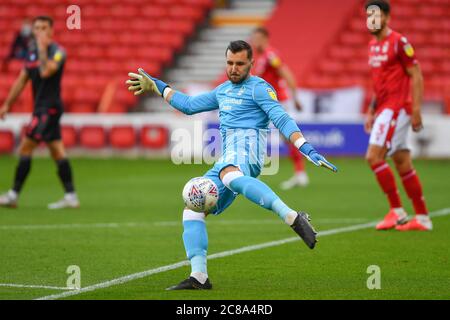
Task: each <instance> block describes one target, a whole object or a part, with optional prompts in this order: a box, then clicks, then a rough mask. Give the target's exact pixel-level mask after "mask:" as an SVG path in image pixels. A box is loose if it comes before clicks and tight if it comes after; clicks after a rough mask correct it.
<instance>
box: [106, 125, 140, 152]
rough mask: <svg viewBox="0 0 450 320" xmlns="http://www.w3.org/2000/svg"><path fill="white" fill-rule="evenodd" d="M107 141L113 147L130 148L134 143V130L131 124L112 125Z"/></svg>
mask: <svg viewBox="0 0 450 320" xmlns="http://www.w3.org/2000/svg"><path fill="white" fill-rule="evenodd" d="M109 142H110V144H111V146H112V147H113V148H117V149H129V148H132V147H134V146H135V145H136V132H135V131H134V128H133V127H132V126H114V127H112V128H111V130H110V132H109Z"/></svg>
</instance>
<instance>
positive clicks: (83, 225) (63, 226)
mask: <svg viewBox="0 0 450 320" xmlns="http://www.w3.org/2000/svg"><path fill="white" fill-rule="evenodd" d="M365 221H367V219H361V218H324V219H314V222H315V223H318V224H341V223H342V224H347V223H361V222H365ZM279 223H280V221H279V220H274V219H270V220H269V219H257V220H217V221H214V220H210V221H208V225H266V224H279ZM181 225H182V221H181V220H176V221H157V222H105V223H67V224H28V225H4V226H0V230H53V229H78V228H86V229H97V228H100V229H101V228H122V227H130V228H134V227H146V226H147V227H148V226H156V227H179V226H181Z"/></svg>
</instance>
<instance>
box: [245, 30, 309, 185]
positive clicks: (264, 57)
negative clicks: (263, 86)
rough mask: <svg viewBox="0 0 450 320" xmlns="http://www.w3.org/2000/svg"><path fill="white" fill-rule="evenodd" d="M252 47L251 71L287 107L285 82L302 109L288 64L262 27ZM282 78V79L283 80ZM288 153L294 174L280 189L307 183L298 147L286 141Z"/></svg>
mask: <svg viewBox="0 0 450 320" xmlns="http://www.w3.org/2000/svg"><path fill="white" fill-rule="evenodd" d="M251 42H252V46H253V48H254V61H255V62H254V67H253V70H252V73H253V74H254V75H256V76H258V77H261V78H263V79H264V80H266V81H267V82H269V83H270V85H271V86H272V87H273V88H274V89H275V91H276V93H277V96H278V100H279V101H280V102H281V103H282V104H283V105H284V106H285V108H287V102H288V100H289V95H288V93H287V90H286V86H285V83H286V84H287V86H288V87H289V89H290V92H291V98H292V100H293V103H294V107H295V109H296V110H297V111H300V110H301V109H302V107H301V104H300V102H299V100H298V98H297V84H296V81H295V78H294V75H293V74H292V72H291V71H290V70H289V68H288V66H287V65H286V64H284V63H283V62H282V60H281V59H280V56H279V54H278V53H277V51H276V50H275V49H274V48H272V47H271V46H270V44H269V32H268V31H267V29H265V28H263V27H259V28H256V29H255V30H254V31H253V33H252V37H251ZM283 80H284V81H283ZM288 147H289V155H290V157H291V160H292V162H293V163H294V170H295V174H294V176H293V177H291V178H290V179H289V180H287V181H285V182H283V183H282V184H281V188H282V189H285V190H286V189H291V188H293V187H296V186H303V187H304V186H306V185H308V183H309V178H308V175H307V174H306V171H305V163H304V160H303V157H302V155H301V154H300V152H299V151H298V149H297V148H296V147H295V146H294V145H292V144H290V143H288Z"/></svg>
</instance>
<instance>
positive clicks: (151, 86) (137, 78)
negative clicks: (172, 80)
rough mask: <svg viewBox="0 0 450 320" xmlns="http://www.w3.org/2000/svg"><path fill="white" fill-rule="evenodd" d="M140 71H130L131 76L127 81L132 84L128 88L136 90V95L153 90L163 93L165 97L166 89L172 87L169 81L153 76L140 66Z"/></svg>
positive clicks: (162, 95)
mask: <svg viewBox="0 0 450 320" xmlns="http://www.w3.org/2000/svg"><path fill="white" fill-rule="evenodd" d="M138 72H139V74H137V73H133V72H130V73H128V76H129V77H130V78H131V79H129V80H127V82H126V83H127V84H129V85H130V86H129V87H128V90H130V91H134V94H135V95H139V94H142V93H144V92H149V91H153V92H156V93H157V94H159V95H161V97H164V90H165V89H167V88H170V86H169V85H168V84H167V83H165V82H163V81H161V80H159V79H157V78H154V77H152V76H151V75H149V74H148V73H147V72H145V71H144V69H142V68H139V69H138Z"/></svg>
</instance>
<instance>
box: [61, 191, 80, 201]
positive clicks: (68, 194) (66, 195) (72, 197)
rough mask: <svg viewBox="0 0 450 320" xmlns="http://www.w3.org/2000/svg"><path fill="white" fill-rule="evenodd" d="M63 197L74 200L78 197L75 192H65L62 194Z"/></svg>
mask: <svg viewBox="0 0 450 320" xmlns="http://www.w3.org/2000/svg"><path fill="white" fill-rule="evenodd" d="M64 198H65V199H66V200H69V201H74V200H77V199H78V197H77V194H76V193H75V192H69V193H66V194H65V195H64Z"/></svg>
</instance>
